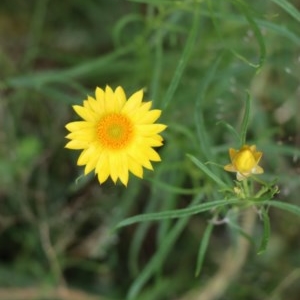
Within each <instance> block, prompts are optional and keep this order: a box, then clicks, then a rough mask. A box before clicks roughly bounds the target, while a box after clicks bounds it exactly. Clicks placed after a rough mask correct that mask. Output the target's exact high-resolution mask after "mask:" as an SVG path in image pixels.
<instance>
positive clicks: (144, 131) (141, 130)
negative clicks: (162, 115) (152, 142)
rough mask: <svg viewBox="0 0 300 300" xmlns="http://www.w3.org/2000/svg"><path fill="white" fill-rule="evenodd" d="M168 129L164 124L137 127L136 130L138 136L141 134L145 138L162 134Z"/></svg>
mask: <svg viewBox="0 0 300 300" xmlns="http://www.w3.org/2000/svg"><path fill="white" fill-rule="evenodd" d="M166 128H167V126H166V125H164V124H146V125H144V124H143V125H137V126H136V129H137V132H138V134H141V135H143V136H151V135H155V134H157V133H160V132H162V131H163V130H165V129H166Z"/></svg>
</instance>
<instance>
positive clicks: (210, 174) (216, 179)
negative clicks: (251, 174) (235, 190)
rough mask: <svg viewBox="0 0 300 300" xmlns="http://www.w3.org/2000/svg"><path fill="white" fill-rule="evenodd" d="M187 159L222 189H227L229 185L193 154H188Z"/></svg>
mask: <svg viewBox="0 0 300 300" xmlns="http://www.w3.org/2000/svg"><path fill="white" fill-rule="evenodd" d="M187 157H188V158H189V159H190V160H191V161H192V162H193V163H194V164H195V165H196V166H197V167H199V169H201V170H202V171H203V172H204V173H205V174H206V175H207V176H208V177H210V178H211V179H212V180H213V181H214V182H215V183H217V184H218V185H219V186H220V187H221V188H224V189H226V188H227V185H226V184H225V183H224V182H223V181H222V180H221V179H220V178H219V177H218V176H216V175H215V174H214V173H213V172H212V171H211V170H210V169H209V168H208V167H207V166H206V165H205V164H203V163H202V162H201V161H200V160H199V159H197V158H196V157H195V156H193V155H191V154H187Z"/></svg>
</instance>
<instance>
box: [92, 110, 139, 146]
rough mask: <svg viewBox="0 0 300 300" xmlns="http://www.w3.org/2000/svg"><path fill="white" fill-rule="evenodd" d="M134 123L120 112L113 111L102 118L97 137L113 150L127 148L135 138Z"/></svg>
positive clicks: (103, 144) (102, 143)
mask: <svg viewBox="0 0 300 300" xmlns="http://www.w3.org/2000/svg"><path fill="white" fill-rule="evenodd" d="M133 131H134V130H133V124H132V122H131V120H130V119H129V118H127V117H126V116H124V115H122V114H120V113H111V114H108V115H105V116H104V117H102V118H101V119H100V121H99V122H98V125H97V137H98V140H99V142H100V143H101V145H102V146H103V147H105V148H108V149H111V150H119V149H123V148H125V147H126V146H127V145H128V144H129V143H130V141H131V140H132V138H133Z"/></svg>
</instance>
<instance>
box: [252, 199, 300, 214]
mask: <svg viewBox="0 0 300 300" xmlns="http://www.w3.org/2000/svg"><path fill="white" fill-rule="evenodd" d="M257 204H263V205H270V206H273V207H277V208H280V209H282V210H285V211H288V212H290V213H292V214H295V215H297V216H299V217H300V207H299V206H298V205H295V204H291V203H286V202H283V201H278V200H276V201H275V200H274V201H263V202H261V203H259V202H258V203H257Z"/></svg>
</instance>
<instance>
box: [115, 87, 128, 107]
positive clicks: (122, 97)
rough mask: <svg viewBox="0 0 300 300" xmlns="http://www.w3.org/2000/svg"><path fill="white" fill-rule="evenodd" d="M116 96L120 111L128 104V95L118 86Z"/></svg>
mask: <svg viewBox="0 0 300 300" xmlns="http://www.w3.org/2000/svg"><path fill="white" fill-rule="evenodd" d="M115 96H116V100H117V101H118V104H119V108H120V110H121V109H122V107H123V106H124V104H125V103H126V94H125V92H124V90H123V88H122V87H120V86H118V87H117V88H116V90H115Z"/></svg>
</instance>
